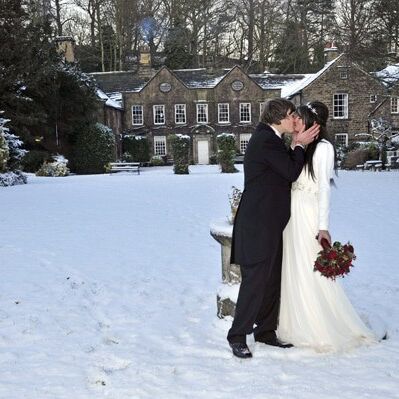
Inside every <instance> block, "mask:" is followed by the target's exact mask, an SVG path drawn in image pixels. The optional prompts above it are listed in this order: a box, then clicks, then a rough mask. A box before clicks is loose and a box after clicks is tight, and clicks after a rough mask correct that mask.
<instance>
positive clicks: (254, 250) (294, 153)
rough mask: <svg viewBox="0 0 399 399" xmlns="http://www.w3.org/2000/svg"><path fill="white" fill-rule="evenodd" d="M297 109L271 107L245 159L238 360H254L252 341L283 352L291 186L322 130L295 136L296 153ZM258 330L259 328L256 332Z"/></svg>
mask: <svg viewBox="0 0 399 399" xmlns="http://www.w3.org/2000/svg"><path fill="white" fill-rule="evenodd" d="M295 119H296V114H295V106H294V104H292V103H291V102H290V101H288V100H285V99H273V100H270V101H268V102H267V103H266V104H265V107H264V110H263V113H262V115H261V120H260V123H259V124H258V126H257V128H256V131H255V132H254V134H253V135H252V137H251V139H250V141H249V143H248V146H247V149H246V151H245V157H244V191H243V193H242V197H241V201H240V205H239V207H238V210H237V214H236V217H235V222H234V229H233V239H232V248H231V263H236V264H239V265H240V268H241V277H242V281H241V286H240V291H239V294H238V300H237V305H236V311H235V317H234V321H233V325H232V327H231V329H230V330H229V333H228V336H227V340H228V341H229V344H230V347H231V348H232V350H233V354H234V355H235V356H238V357H240V358H248V357H252V354H251V352H250V350H249V348H248V346H247V344H246V335H247V334H251V333H252V332H253V333H254V337H255V341H257V342H262V343H264V344H267V345H272V346H277V347H281V348H289V347H291V346H292V345H291V344H285V343H283V342H281V341H280V340H279V339H278V338H277V336H276V332H275V330H276V329H277V323H278V314H279V304H280V284H281V262H282V233H283V230H284V228H285V226H286V224H287V223H288V220H289V218H290V200H291V182H293V181H295V180H296V179H297V178H298V177H299V175H300V173H301V171H302V167H303V164H304V157H305V151H304V146H305V145H307V144H309V143H310V142H312V141H313V140H314V139H315V137H316V136H317V134H318V132H319V127H318V126H317V125H315V126H313V127H311V128H310V129H308V130H306V131H301V132H299V133H297V134H295V136H293V140H292V146H291V149H290V150H287V148H286V147H285V145H284V141H283V139H282V135H283V134H284V133H288V134H292V133H293V131H294V127H295ZM254 325H256V327H255V328H254Z"/></svg>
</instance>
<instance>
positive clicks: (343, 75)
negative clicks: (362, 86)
mask: <svg viewBox="0 0 399 399" xmlns="http://www.w3.org/2000/svg"><path fill="white" fill-rule="evenodd" d="M339 76H340V78H341V79H348V71H347V70H346V69H342V70H341V71H340V73H339Z"/></svg>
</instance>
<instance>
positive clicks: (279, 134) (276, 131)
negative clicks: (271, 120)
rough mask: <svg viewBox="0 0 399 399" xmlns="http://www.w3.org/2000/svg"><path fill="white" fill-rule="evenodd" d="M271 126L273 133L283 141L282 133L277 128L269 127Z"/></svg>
mask: <svg viewBox="0 0 399 399" xmlns="http://www.w3.org/2000/svg"><path fill="white" fill-rule="evenodd" d="M269 126H270V127H271V128H272V129H273V132H274V133H276V135H277V136H278V137H279V138H280V139H282V136H281V133H280V132H279V131H278V130H277V129H276V128H275V127H273V126H272V125H269Z"/></svg>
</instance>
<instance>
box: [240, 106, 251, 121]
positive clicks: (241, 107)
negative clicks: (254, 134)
mask: <svg viewBox="0 0 399 399" xmlns="http://www.w3.org/2000/svg"><path fill="white" fill-rule="evenodd" d="M244 107H248V117H249V120H243V112H244ZM239 112H240V123H251V121H252V116H251V103H240V108H239Z"/></svg>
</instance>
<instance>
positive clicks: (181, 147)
mask: <svg viewBox="0 0 399 399" xmlns="http://www.w3.org/2000/svg"><path fill="white" fill-rule="evenodd" d="M168 139H169V143H170V147H171V149H172V155H173V161H174V165H173V171H174V172H175V174H176V175H188V174H189V170H188V165H189V164H190V136H187V135H183V134H173V135H171V136H169V138H168Z"/></svg>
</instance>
